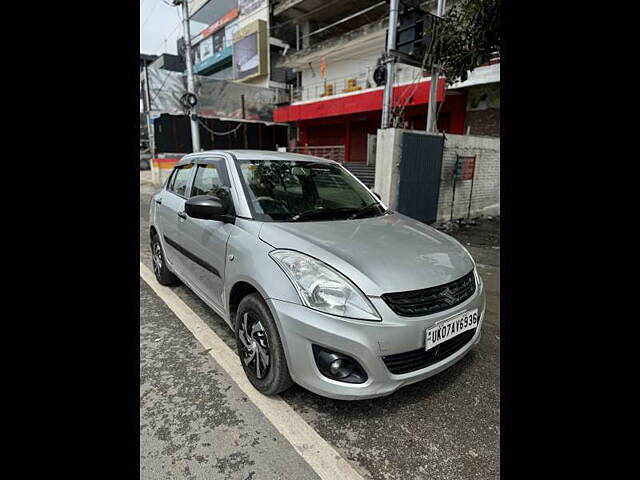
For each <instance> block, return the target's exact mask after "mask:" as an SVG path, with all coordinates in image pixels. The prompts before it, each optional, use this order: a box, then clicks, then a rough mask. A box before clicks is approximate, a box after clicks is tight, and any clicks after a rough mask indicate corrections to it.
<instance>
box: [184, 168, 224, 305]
mask: <svg viewBox="0 0 640 480" xmlns="http://www.w3.org/2000/svg"><path fill="white" fill-rule="evenodd" d="M194 164H195V165H194V166H195V168H196V171H195V177H194V180H193V187H192V188H191V196H196V195H213V196H215V197H218V198H220V199H221V200H222V201H223V202H225V201H228V202H231V197H230V195H229V188H230V183H229V175H228V173H227V169H226V165H225V161H224V159H222V158H219V157H204V158H202V159H198V160H195V161H194ZM232 228H234V225H233V224H230V223H223V222H219V221H217V220H202V219H199V218H191V217H187V218H186V220H184V222H183V223H181V224H180V225H179V229H180V238H181V239H182V247H183V248H184V250H185V252H184V253H185V258H184V262H185V275H186V276H187V278H188V280H189V281H190V282H191V283H192V284H194V285H195V286H196V287H198V289H199V290H200V291H201V293H204V295H206V296H207V297H208V299H209V300H210V301H212V302H213V303H215V304H216V305H218V306H219V307H221V308H223V306H224V302H223V299H222V292H223V279H224V268H225V263H226V253H227V252H226V251H227V240H228V239H229V235H231V229H232Z"/></svg>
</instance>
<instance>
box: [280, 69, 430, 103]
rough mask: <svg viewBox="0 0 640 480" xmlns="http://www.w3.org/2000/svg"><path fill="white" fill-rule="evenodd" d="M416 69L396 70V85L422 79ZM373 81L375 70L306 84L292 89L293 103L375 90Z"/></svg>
mask: <svg viewBox="0 0 640 480" xmlns="http://www.w3.org/2000/svg"><path fill="white" fill-rule="evenodd" d="M416 72H417V70H416V69H413V68H408V67H400V68H396V75H395V82H394V85H398V84H400V83H406V82H413V81H415V80H416V79H421V78H422V77H421V76H420V75H418V74H417V73H416ZM375 87H376V84H375V82H374V81H373V69H369V70H365V71H362V72H358V73H355V74H353V75H348V76H345V77H338V78H330V79H326V80H324V81H322V82H316V83H311V84H305V85H303V86H301V87H296V88H293V89H292V101H293V102H304V101H308V100H318V99H321V98H330V97H332V96H334V95H340V94H343V93H350V92H358V91H362V90H367V89H370V88H375Z"/></svg>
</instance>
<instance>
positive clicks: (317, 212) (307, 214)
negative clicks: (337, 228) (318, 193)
mask: <svg viewBox="0 0 640 480" xmlns="http://www.w3.org/2000/svg"><path fill="white" fill-rule="evenodd" d="M352 211H353V208H336V209H332V210H324V209H322V208H316V209H313V210H305V211H304V212H300V213H298V214H296V215H294V216H293V217H291V219H290V220H289V221H290V222H300V221H303V220H308V219H310V218H314V217H323V216H330V215H332V214H336V213H349V212H352Z"/></svg>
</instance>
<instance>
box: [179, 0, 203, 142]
mask: <svg viewBox="0 0 640 480" xmlns="http://www.w3.org/2000/svg"><path fill="white" fill-rule="evenodd" d="M173 4H174V5H182V30H183V32H184V43H185V44H186V47H187V48H186V52H185V57H186V58H185V62H186V63H187V93H191V94H194V95H195V93H196V89H195V82H194V80H193V65H192V64H191V28H190V27H189V2H187V1H186V0H173ZM189 113H190V120H191V143H192V145H193V151H194V152H199V151H200V126H199V125H198V116H197V114H196V111H195V107H193V108H192V109H191V112H189Z"/></svg>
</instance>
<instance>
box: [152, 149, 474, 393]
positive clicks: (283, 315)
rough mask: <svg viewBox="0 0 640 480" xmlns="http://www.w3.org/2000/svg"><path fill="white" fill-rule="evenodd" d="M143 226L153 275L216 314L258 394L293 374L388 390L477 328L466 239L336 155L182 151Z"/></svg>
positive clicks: (326, 387) (326, 389) (438, 365)
mask: <svg viewBox="0 0 640 480" xmlns="http://www.w3.org/2000/svg"><path fill="white" fill-rule="evenodd" d="M150 225H151V227H150V237H151V248H152V253H153V268H154V272H155V275H156V277H157V279H158V281H159V282H160V283H162V284H163V285H170V284H172V283H174V282H176V281H177V280H180V281H182V282H183V283H184V284H186V285H187V286H188V287H189V288H191V289H192V290H193V291H194V292H195V293H196V294H197V295H198V296H199V297H200V298H201V299H202V300H203V301H204V302H205V303H206V304H207V305H209V306H210V307H211V308H212V309H213V310H214V311H215V312H216V313H217V314H218V315H220V316H221V317H222V318H223V319H224V320H225V321H226V323H227V324H228V325H229V327H231V328H232V329H233V330H234V332H235V338H236V343H237V350H238V355H239V358H240V361H241V362H242V365H243V368H244V371H245V373H246V375H247V377H248V378H249V380H250V381H251V383H252V384H253V385H254V387H255V388H256V389H258V390H259V391H261V392H263V393H264V394H266V395H275V394H277V393H280V392H282V391H284V390H286V389H287V388H289V387H290V386H291V385H292V384H293V383H294V382H295V383H297V384H299V385H301V386H302V387H304V388H306V389H308V390H311V391H313V392H315V393H317V394H319V395H323V396H327V397H331V398H338V399H364V398H372V397H378V396H382V395H388V394H390V393H392V392H394V391H395V390H397V389H398V388H400V387H402V386H404V385H407V384H410V383H414V382H417V381H420V380H423V379H425V378H428V377H430V376H432V375H434V374H436V373H438V372H440V371H442V370H444V369H446V368H448V367H450V366H451V365H453V364H454V363H456V362H457V361H458V360H460V359H461V358H462V357H463V356H464V355H465V354H466V353H467V352H468V351H469V350H470V349H471V348H472V347H473V346H474V345H475V344H477V343H478V342H479V340H480V332H481V327H482V321H483V318H484V311H485V295H484V291H483V285H482V280H481V279H480V277H479V276H478V273H477V272H476V268H475V262H474V260H473V259H472V258H471V256H470V255H469V253H468V252H467V250H466V249H465V248H464V247H463V246H462V245H460V243H458V242H457V241H456V240H454V239H453V238H451V237H449V236H448V235H445V234H443V233H441V232H439V231H437V230H435V229H434V228H432V227H430V226H428V225H425V224H423V223H420V222H418V221H416V220H413V219H411V218H409V217H406V216H404V215H402V214H399V213H397V212H393V211H391V210H389V209H388V208H387V207H386V206H385V205H384V204H383V203H382V202H381V201H380V200H379V199H378V198H377V196H376V195H375V194H374V193H372V192H371V191H370V190H369V189H367V187H365V186H364V185H363V184H362V183H361V182H360V181H359V180H358V179H357V178H356V177H354V176H353V175H352V174H351V173H350V172H349V171H348V170H347V169H345V168H344V167H342V166H341V165H340V164H338V163H336V162H333V161H330V160H325V159H321V158H316V157H310V156H306V155H297V154H291V153H280V152H266V151H251V150H238V151H208V152H199V153H194V154H189V155H186V156H185V157H183V158H182V159H181V160H180V161H179V162H178V163H177V164H176V166H175V168H174V170H173V171H172V173H171V175H170V176H169V177H168V178H167V180H166V181H165V183H164V185H163V187H162V189H161V190H160V191H159V192H158V193H156V194H155V195H154V197H153V199H152V202H151V207H150Z"/></svg>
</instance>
